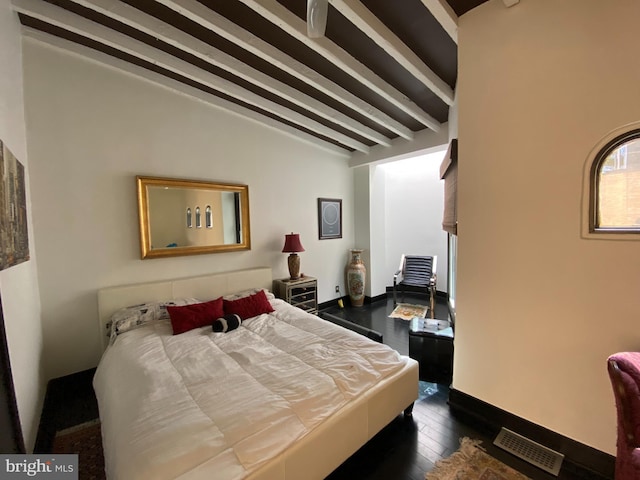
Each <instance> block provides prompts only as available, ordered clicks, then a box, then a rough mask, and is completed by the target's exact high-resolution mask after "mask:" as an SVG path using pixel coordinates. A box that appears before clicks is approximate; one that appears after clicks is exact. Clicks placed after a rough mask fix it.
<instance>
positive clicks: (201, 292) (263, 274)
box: [98, 267, 272, 349]
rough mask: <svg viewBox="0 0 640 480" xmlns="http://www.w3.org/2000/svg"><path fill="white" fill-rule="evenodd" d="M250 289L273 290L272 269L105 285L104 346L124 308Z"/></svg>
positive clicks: (101, 306) (101, 295)
mask: <svg viewBox="0 0 640 480" xmlns="http://www.w3.org/2000/svg"><path fill="white" fill-rule="evenodd" d="M250 288H267V289H269V290H271V288H272V278H271V268H270V267H257V268H250V269H247V270H235V271H232V272H223V273H213V274H211V275H201V276H198V277H187V278H178V279H175V280H163V281H160V282H149V283H138V284H134V285H123V286H116V287H107V288H102V289H100V290H98V317H99V320H100V337H101V338H102V348H103V349H105V348H106V347H107V344H108V341H109V332H110V325H109V323H110V319H111V316H112V315H113V314H114V313H115V312H116V311H118V310H119V309H121V308H124V307H128V306H130V305H137V304H140V303H145V302H162V301H168V300H173V299H176V298H187V297H193V298H197V299H199V300H202V301H207V300H213V299H214V298H218V297H220V296H222V295H229V294H230V293H235V292H239V291H242V290H247V289H250Z"/></svg>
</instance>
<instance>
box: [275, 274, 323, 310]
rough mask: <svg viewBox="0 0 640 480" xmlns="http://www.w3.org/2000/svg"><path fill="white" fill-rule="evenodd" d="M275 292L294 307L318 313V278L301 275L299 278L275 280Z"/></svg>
mask: <svg viewBox="0 0 640 480" xmlns="http://www.w3.org/2000/svg"><path fill="white" fill-rule="evenodd" d="M273 293H274V294H275V296H276V297H278V298H281V299H283V300H284V301H285V302H287V303H290V304H291V305H293V306H294V307H298V308H301V309H302V310H304V311H306V312H309V313H313V314H315V315H317V314H318V279H316V278H314V277H306V276H305V277H300V278H299V279H297V280H291V279H290V278H282V279H277V280H274V281H273Z"/></svg>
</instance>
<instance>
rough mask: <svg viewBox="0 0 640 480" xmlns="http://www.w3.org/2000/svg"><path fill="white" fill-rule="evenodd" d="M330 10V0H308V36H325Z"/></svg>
mask: <svg viewBox="0 0 640 480" xmlns="http://www.w3.org/2000/svg"><path fill="white" fill-rule="evenodd" d="M328 11H329V0H307V36H308V37H309V38H320V37H324V31H325V28H326V27H327V13H328Z"/></svg>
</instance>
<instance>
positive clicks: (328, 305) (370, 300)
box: [318, 293, 387, 311]
mask: <svg viewBox="0 0 640 480" xmlns="http://www.w3.org/2000/svg"><path fill="white" fill-rule="evenodd" d="M338 300H342V302H343V305H345V306H347V307H348V306H350V305H351V301H350V300H349V296H348V295H346V296H344V297H339V298H334V299H333V300H329V301H327V302H322V303H319V304H318V311H322V310H326V309H328V308H331V307H337V306H338ZM383 300H384V301H386V300H387V294H386V293H383V294H382V295H376V296H375V297H366V296H365V297H364V302H363V303H364V305H370V304H372V303H375V302H380V301H383Z"/></svg>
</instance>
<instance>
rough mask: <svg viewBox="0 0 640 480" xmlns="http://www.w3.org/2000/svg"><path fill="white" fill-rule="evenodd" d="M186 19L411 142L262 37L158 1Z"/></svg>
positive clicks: (186, 1) (174, 2) (171, 1)
mask: <svg viewBox="0 0 640 480" xmlns="http://www.w3.org/2000/svg"><path fill="white" fill-rule="evenodd" d="M157 1H158V3H161V4H163V5H164V6H166V7H168V8H170V9H172V10H173V11H175V12H176V13H179V14H180V15H182V16H183V17H186V18H188V19H189V20H191V21H193V22H195V23H198V24H199V25H201V26H203V27H205V28H207V29H209V30H211V31H212V32H214V33H216V34H217V35H220V36H221V37H223V38H225V39H226V40H228V41H230V42H232V43H234V44H236V45H238V46H239V47H242V48H243V49H245V50H247V51H248V52H250V53H252V54H254V55H256V56H258V57H259V58H262V59H264V60H266V61H267V62H269V63H271V64H272V65H274V66H275V67H277V68H279V69H281V70H283V71H285V72H286V73H288V74H289V75H292V76H293V77H295V78H297V79H299V80H302V81H303V82H305V83H307V84H308V85H311V86H312V87H314V88H315V89H317V90H318V91H320V92H322V93H324V94H325V95H328V96H329V97H331V98H333V99H334V100H337V101H339V102H340V103H342V104H343V105H345V106H347V107H349V108H351V109H352V110H354V111H356V112H358V113H359V114H361V115H364V116H366V117H367V118H369V119H370V120H372V121H374V122H375V123H377V124H378V125H380V126H382V127H384V128H386V129H387V130H390V131H392V132H394V133H396V134H397V135H399V136H401V137H403V138H405V139H407V140H411V139H412V138H413V132H412V131H411V130H410V129H409V128H407V127H405V126H404V125H402V124H401V123H400V122H398V121H397V120H394V119H393V118H391V117H390V116H389V115H387V114H385V113H384V112H382V111H380V110H378V109H377V108H375V107H373V106H372V105H370V104H369V103H367V102H365V101H364V100H362V99H360V98H358V97H357V96H356V95H354V94H352V93H351V92H349V91H347V90H346V89H344V88H343V87H341V86H340V85H338V84H336V83H334V82H332V81H330V80H329V79H327V78H325V77H323V76H322V75H320V74H319V73H318V72H316V71H314V70H312V69H311V68H309V67H307V66H306V65H305V64H303V63H301V62H299V61H297V60H296V59H294V58H292V57H290V56H289V55H287V54H285V53H284V52H282V51H280V50H278V49H277V48H276V47H274V46H273V45H271V44H269V43H267V42H265V41H264V40H262V39H261V38H259V37H257V36H255V35H254V34H252V33H250V32H248V31H247V30H245V29H243V28H241V27H239V26H238V25H236V24H234V23H232V22H230V21H229V20H228V19H226V18H225V17H223V16H222V15H220V14H218V13H217V12H215V11H213V10H211V9H209V8H207V7H206V6H204V5H203V4H201V3H200V2H198V1H196V0H157Z"/></svg>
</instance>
